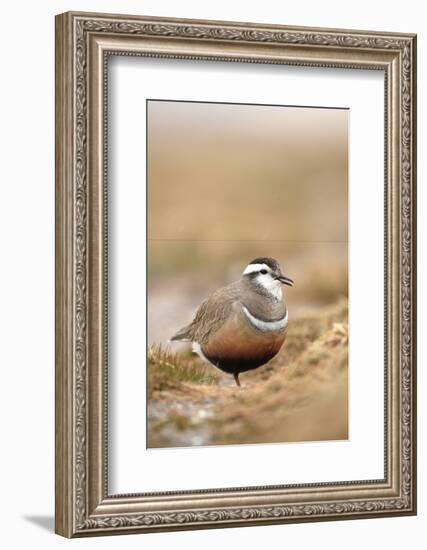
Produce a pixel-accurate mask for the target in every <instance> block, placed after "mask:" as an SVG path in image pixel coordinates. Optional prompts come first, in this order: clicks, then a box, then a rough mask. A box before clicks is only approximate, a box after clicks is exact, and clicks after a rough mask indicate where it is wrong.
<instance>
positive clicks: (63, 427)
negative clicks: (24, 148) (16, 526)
mask: <svg viewBox="0 0 427 550" xmlns="http://www.w3.org/2000/svg"><path fill="white" fill-rule="evenodd" d="M110 55H139V56H148V57H168V58H185V59H198V60H206V61H210V62H212V61H229V62H247V63H273V64H296V65H303V66H315V67H340V68H343V67H344V68H348V69H360V68H365V69H372V70H380V71H383V72H384V75H385V95H384V97H385V101H384V113H385V127H386V136H385V141H384V161H385V174H386V176H385V190H386V194H385V196H386V201H385V202H386V205H385V229H386V231H385V232H386V239H385V257H386V262H385V282H386V292H385V302H386V307H385V327H386V329H385V337H386V338H385V342H386V344H385V351H386V361H385V397H386V399H385V419H386V422H385V432H384V433H385V449H384V464H385V476H384V479H374V480H366V481H361V482H358V481H349V482H343V483H341V482H340V483H333V482H331V483H320V484H301V485H293V486H289V485H288V486H277V487H276V486H274V487H243V488H236V489H217V490H199V491H182V492H169V493H150V494H149V493H146V494H132V495H109V494H108V488H107V476H106V471H107V458H108V457H107V453H106V437H107V435H106V433H107V429H106V426H107V425H106V421H107V415H106V413H107V403H106V380H107V372H106V361H105V360H106V338H105V332H106V290H105V276H104V271H105V265H106V248H105V241H106V233H105V216H106V213H105V204H106V196H105V194H106V186H105V181H106V168H105V166H106V165H105V155H106V133H105V117H106V96H107V86H106V70H107V63H106V60H107V59H108V56H110ZM415 124H416V36H415V35H412V34H401V33H383V32H381V33H377V32H366V31H353V30H352V31H349V30H335V29H334V30H332V29H313V28H304V27H283V26H276V25H274V26H272V25H257V24H249V23H232V22H223V21H195V20H182V19H164V18H152V17H137V16H133V15H132V16H124V15H111V14H110V15H109V14H91V13H73V12H68V13H65V14H61V15H58V16H57V17H56V391H55V394H56V395H55V398H56V418H55V422H56V494H55V496H56V508H55V518H56V519H55V521H56V532H57V533H58V534H60V535H63V536H66V537H78V536H88V535H106V534H119V533H135V532H148V531H172V530H179V529H202V528H214V527H235V526H249V525H265V524H275V523H276V524H277V523H289V522H300V521H320V520H337V519H349V518H368V517H383V516H397V515H413V514H415V513H416V422H415V420H416V416H415V411H416V370H415V367H416V317H415V316H416V212H415V208H416V194H415V193H416V189H415V176H416V158H415V154H416V135H415V132H416V128H415ZM367 200H369V197H367Z"/></svg>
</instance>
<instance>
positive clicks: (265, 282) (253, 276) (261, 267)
mask: <svg viewBox="0 0 427 550" xmlns="http://www.w3.org/2000/svg"><path fill="white" fill-rule="evenodd" d="M242 277H243V278H244V279H245V280H246V281H248V282H249V283H250V284H252V285H255V286H257V287H259V288H261V289H263V290H264V291H267V292H268V293H270V294H272V295H273V296H274V297H275V298H277V299H281V298H282V284H284V285H288V286H293V284H294V282H293V280H292V279H290V278H289V277H287V276H286V275H283V273H282V270H281V268H280V264H279V262H278V261H277V260H275V259H274V258H255V260H252V261H251V262H250V263H249V264H248V265H247V266H246V267H245V269H244V271H243V275H242Z"/></svg>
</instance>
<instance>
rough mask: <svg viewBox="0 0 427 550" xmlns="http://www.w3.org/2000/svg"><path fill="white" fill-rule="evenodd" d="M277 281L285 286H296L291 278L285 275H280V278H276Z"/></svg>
mask: <svg viewBox="0 0 427 550" xmlns="http://www.w3.org/2000/svg"><path fill="white" fill-rule="evenodd" d="M276 279H277V280H278V281H280V282H281V283H283V284H284V285H288V286H294V282H293V280H292V279H289V277H286V276H285V275H279V276H278V277H276Z"/></svg>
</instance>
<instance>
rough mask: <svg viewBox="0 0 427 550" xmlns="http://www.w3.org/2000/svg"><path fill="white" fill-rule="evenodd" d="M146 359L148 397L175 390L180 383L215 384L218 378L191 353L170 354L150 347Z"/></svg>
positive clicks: (168, 351) (156, 347) (159, 348)
mask: <svg viewBox="0 0 427 550" xmlns="http://www.w3.org/2000/svg"><path fill="white" fill-rule="evenodd" d="M147 359H148V362H147V364H148V388H149V395H151V394H152V393H153V392H156V391H157V392H161V391H163V390H166V389H174V388H175V389H176V388H178V387H179V386H180V385H181V384H182V383H184V382H189V383H192V384H197V385H206V384H215V383H216V382H217V380H218V378H219V377H218V376H217V374H216V373H215V371H213V369H211V368H210V367H209V365H204V364H203V363H201V362H200V361H198V360H197V358H196V357H195V356H194V355H193V354H191V353H187V354H184V353H180V354H177V353H172V352H171V351H170V350H168V349H164V348H162V346H151V347H150V348H149V350H148V354H147Z"/></svg>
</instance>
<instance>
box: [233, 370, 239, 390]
mask: <svg viewBox="0 0 427 550" xmlns="http://www.w3.org/2000/svg"><path fill="white" fill-rule="evenodd" d="M233 376H234V380H235V381H236V384H237V385H238V386H239V387H240V381H239V373H238V372H235V373H234V374H233Z"/></svg>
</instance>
